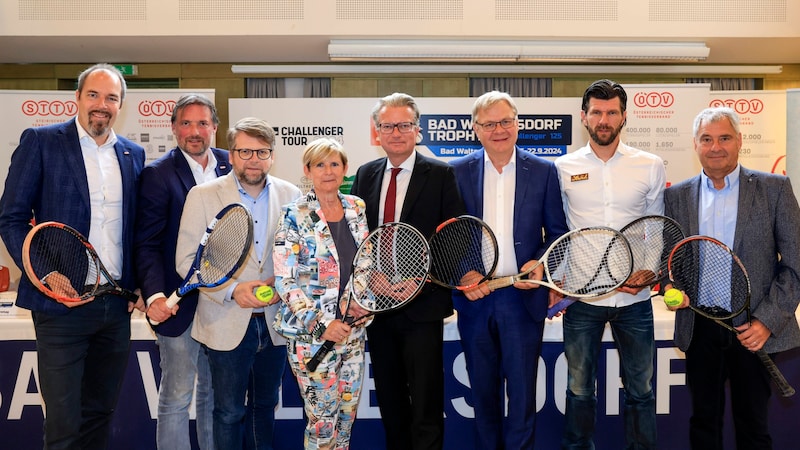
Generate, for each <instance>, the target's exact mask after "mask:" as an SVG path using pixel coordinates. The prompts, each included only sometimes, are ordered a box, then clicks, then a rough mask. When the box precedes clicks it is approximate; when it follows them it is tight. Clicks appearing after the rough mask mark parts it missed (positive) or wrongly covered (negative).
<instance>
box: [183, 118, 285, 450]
mask: <svg viewBox="0 0 800 450" xmlns="http://www.w3.org/2000/svg"><path fill="white" fill-rule="evenodd" d="M227 137H228V147H229V149H230V155H229V160H230V163H231V166H232V168H233V170H232V171H231V173H229V174H228V175H225V176H223V177H220V178H217V179H216V180H213V181H209V182H207V183H204V184H202V185H198V186H195V187H194V188H192V189H191V190H190V191H189V194H188V196H187V197H186V204H185V206H184V209H183V215H182V216H181V225H180V232H179V234H178V246H177V253H176V256H175V263H176V267H177V269H178V273H186V272H187V271H188V270H189V268H190V267H191V264H192V261H193V260H194V255H195V252H196V250H197V245H198V243H199V242H200V238H201V237H202V235H203V233H204V232H205V228H206V225H207V224H208V223H209V221H211V219H213V218H214V216H216V214H217V213H218V212H219V211H220V210H221V209H222V208H223V207H225V206H227V205H229V204H231V203H243V204H244V205H246V206H247V207H248V208H249V209H250V211H251V212H252V214H253V222H254V227H255V230H254V231H255V233H254V238H253V244H252V247H251V249H250V256H249V259H248V260H247V262H246V264H245V266H244V267H242V269H240V270H239V272H238V273H237V274H236V276H235V277H234V279H233V280H232V281H231V282H229V283H226V284H224V285H222V286H221V287H220V288H217V289H210V290H203V291H202V292H201V293H200V299H199V301H198V305H197V312H196V313H195V318H194V324H193V327H192V337H193V338H195V339H197V340H198V341H200V342H201V343H202V344H204V345H205V346H206V347H207V348H208V357H209V362H210V366H211V384H212V387H213V390H214V414H213V417H214V443H215V445H216V448H217V450H229V449H241V448H242V442H244V445H245V448H248V449H251V448H252V449H271V448H272V435H273V423H274V418H275V406H276V405H277V403H278V391H279V387H280V383H281V379H282V377H283V370H284V367H285V364H286V347H285V344H286V341H285V339H283V338H282V337H281V336H280V335H278V334H277V333H276V332H275V330H273V328H272V321H273V320H274V318H275V314H276V312H277V309H278V305H277V302H278V301H279V300H280V299H279V297H278V296H277V295H276V296H274V298H273V300H272V301H270V302H269V303H268V304H265V303H262V302H261V301H259V300H258V299H256V297H255V296H254V295H253V290H254V289H256V288H257V287H259V286H262V285H272V284H273V283H274V276H273V267H272V243H273V241H274V235H275V230H276V228H277V224H278V218H279V214H280V209H281V206H283V205H285V204H287V203H289V202H290V201H292V200H294V199H296V198H297V197H299V196H300V190H299V189H298V188H297V187H296V186H294V185H293V184H291V183H289V182H287V181H284V180H281V179H279V178H275V177H273V176H270V175H268V173H269V170H270V168H271V167H272V163H273V161H274V153H273V148H274V144H275V133H274V131H273V129H272V127H271V126H270V125H269V124H267V123H266V122H264V121H263V120H260V119H256V118H252V117H249V118H244V119H241V120H240V121H238V122H237V123H236V124H235V125H234V126H233V127H232V128H231V129H230V130H228V136H227ZM254 387H257V389H254ZM245 398H247V404H246V405H245ZM244 430H247V432H246V433H245V432H244Z"/></svg>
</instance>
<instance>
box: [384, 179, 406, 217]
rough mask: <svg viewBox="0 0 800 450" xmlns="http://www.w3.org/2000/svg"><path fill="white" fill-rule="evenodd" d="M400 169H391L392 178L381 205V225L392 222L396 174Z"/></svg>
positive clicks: (395, 194) (395, 195)
mask: <svg viewBox="0 0 800 450" xmlns="http://www.w3.org/2000/svg"><path fill="white" fill-rule="evenodd" d="M401 170H402V169H400V168H399V167H393V168H392V178H391V179H390V180H389V188H388V189H386V199H385V201H384V203H383V223H389V222H394V203H395V197H397V174H398V173H400V171H401Z"/></svg>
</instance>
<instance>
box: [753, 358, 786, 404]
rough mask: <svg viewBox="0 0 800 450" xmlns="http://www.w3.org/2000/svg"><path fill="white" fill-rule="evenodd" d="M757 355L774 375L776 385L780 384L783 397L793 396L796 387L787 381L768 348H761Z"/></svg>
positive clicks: (771, 375) (770, 374) (771, 374)
mask: <svg viewBox="0 0 800 450" xmlns="http://www.w3.org/2000/svg"><path fill="white" fill-rule="evenodd" d="M756 355H757V356H758V358H759V359H760V360H761V363H762V364H764V367H766V368H767V372H769V376H770V377H772V381H774V382H775V385H776V386H778V389H779V390H780V391H781V397H791V396H793V395H794V388H793V387H792V386H791V385H790V384H789V382H788V381H786V378H784V376H783V374H782V373H781V371H780V370H779V369H778V366H776V365H775V361H773V360H772V358H770V357H769V354H767V352H766V350H764V349H763V348H761V349H760V350H758V351H756Z"/></svg>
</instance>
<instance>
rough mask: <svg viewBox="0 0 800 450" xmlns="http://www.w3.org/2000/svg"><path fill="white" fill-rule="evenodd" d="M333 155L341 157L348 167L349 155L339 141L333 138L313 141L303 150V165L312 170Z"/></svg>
mask: <svg viewBox="0 0 800 450" xmlns="http://www.w3.org/2000/svg"><path fill="white" fill-rule="evenodd" d="M332 154H337V155H339V158H341V160H342V164H343V165H345V166H346V165H347V154H346V153H345V152H344V147H342V144H340V143H339V142H338V141H336V140H334V139H331V138H319V139H315V140H313V141H311V143H310V144H308V146H307V147H306V149H305V150H303V165H304V166H306V168H308V169H310V168H311V166H313V165H315V164H317V163H319V162H320V161H323V160H325V158H327V157H328V156H330V155H332Z"/></svg>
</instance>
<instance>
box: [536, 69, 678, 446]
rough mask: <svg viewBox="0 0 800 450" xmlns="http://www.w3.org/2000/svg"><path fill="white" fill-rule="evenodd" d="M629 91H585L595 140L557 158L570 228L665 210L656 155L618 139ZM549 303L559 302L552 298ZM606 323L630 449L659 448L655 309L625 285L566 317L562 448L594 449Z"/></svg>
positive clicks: (585, 116) (644, 292)
mask: <svg viewBox="0 0 800 450" xmlns="http://www.w3.org/2000/svg"><path fill="white" fill-rule="evenodd" d="M626 103H627V94H626V93H625V90H624V89H623V88H622V86H620V85H619V84H617V83H615V82H613V81H610V80H598V81H595V82H594V83H592V85H591V86H589V87H588V88H587V89H586V91H585V92H584V94H583V103H582V106H581V109H582V111H581V122H582V123H583V126H584V127H586V130H587V131H588V132H589V143H588V144H587V145H586V146H585V147H583V148H580V149H578V150H577V151H575V152H572V153H570V154H568V155H564V156H561V157H559V158H558V159H556V168H557V169H558V175H559V181H560V183H561V198H562V201H563V204H564V212H565V213H566V216H567V224H568V225H569V228H570V229H577V228H583V227H589V226H608V227H612V228H615V229H620V228H622V227H623V226H625V225H626V224H627V223H629V222H631V221H633V220H634V219H637V218H639V217H642V216H645V215H650V214H663V213H664V188H665V187H666V172H665V170H664V163H663V161H662V160H661V158H659V157H658V156H655V155H653V154H650V153H647V152H643V151H641V150H638V149H635V148H632V147H629V146H627V145H625V144H623V143H622V142H620V132H621V131H622V127H624V126H625V121H626V114H627V113H626ZM550 297H551V300H550V304H551V306H552V305H554V304H555V303H557V302H558V301H559V300H560V298H558V296H557V295H555V294H553V293H551V296H550ZM606 323H609V324H610V325H611V332H612V334H613V336H614V341H615V342H616V344H617V349H618V350H619V356H620V367H621V370H622V374H621V376H622V380H623V389H624V392H625V408H624V420H625V421H624V427H625V448H638V449H648V448H656V443H657V442H656V410H655V396H654V394H653V386H652V379H653V354H654V351H655V341H654V337H653V306H652V303H651V302H650V292H649V289H647V288H641V289H632V288H620V289H618V290H617V291H615V292H612V293H610V294H607V295H603V296H600V297H595V298H590V299H582V301H578V302H575V303H574V304H572V306H570V307H569V309H568V310H566V311H565V312H564V319H563V328H564V354H565V356H566V357H567V368H568V372H567V373H568V376H567V394H566V411H565V424H564V432H563V435H562V440H561V447H562V448H564V449H573V448H575V449H577V448H594V443H593V442H592V436H593V434H594V424H595V412H596V411H595V410H596V406H597V396H596V394H595V387H596V386H595V384H596V381H597V357H598V355H599V353H600V351H601V346H602V337H603V331H604V329H605V325H606Z"/></svg>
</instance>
